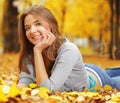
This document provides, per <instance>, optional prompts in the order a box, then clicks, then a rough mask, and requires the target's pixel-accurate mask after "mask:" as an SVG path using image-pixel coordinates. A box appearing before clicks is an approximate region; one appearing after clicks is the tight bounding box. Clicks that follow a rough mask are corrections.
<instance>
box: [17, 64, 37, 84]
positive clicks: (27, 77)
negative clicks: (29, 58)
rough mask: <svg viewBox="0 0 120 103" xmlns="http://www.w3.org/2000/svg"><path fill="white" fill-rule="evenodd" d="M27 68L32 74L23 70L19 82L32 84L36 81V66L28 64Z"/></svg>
mask: <svg viewBox="0 0 120 103" xmlns="http://www.w3.org/2000/svg"><path fill="white" fill-rule="evenodd" d="M27 68H28V69H29V71H30V74H28V73H26V72H23V71H21V73H20V79H19V82H18V84H26V85H28V84H30V83H33V82H34V81H35V74H34V68H33V66H32V65H31V64H27Z"/></svg>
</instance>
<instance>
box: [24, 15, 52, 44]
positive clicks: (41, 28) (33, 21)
mask: <svg viewBox="0 0 120 103" xmlns="http://www.w3.org/2000/svg"><path fill="white" fill-rule="evenodd" d="M24 27H25V31H26V37H27V39H28V40H29V41H30V42H31V43H32V44H33V45H36V44H37V43H39V42H41V41H42V39H43V35H46V34H47V33H48V32H50V31H51V30H50V26H49V24H48V22H46V21H45V20H44V19H42V18H39V19H38V18H36V17H35V16H33V15H32V14H28V15H27V16H26V17H25V20H24Z"/></svg>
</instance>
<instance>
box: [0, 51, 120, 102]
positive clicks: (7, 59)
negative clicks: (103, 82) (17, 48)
mask: <svg viewBox="0 0 120 103" xmlns="http://www.w3.org/2000/svg"><path fill="white" fill-rule="evenodd" d="M83 60H84V62H85V63H93V64H96V65H98V66H100V67H101V68H103V69H105V68H109V67H116V66H119V63H120V60H110V59H109V58H108V56H103V55H83ZM17 64H18V54H14V53H12V54H2V55H0V103H120V92H119V91H117V90H116V89H112V88H111V87H110V86H105V87H104V88H100V87H95V88H94V89H96V92H89V90H87V89H85V91H84V92H79V91H78V92H60V91H54V92H52V91H50V90H49V89H47V88H44V87H38V86H37V84H30V85H29V87H27V88H24V89H22V90H19V89H18V88H17V86H16V83H17V80H18V76H19V75H18V72H19V71H18V66H17Z"/></svg>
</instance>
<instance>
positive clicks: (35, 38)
mask: <svg viewBox="0 0 120 103" xmlns="http://www.w3.org/2000/svg"><path fill="white" fill-rule="evenodd" d="M32 39H34V40H38V39H40V36H39V35H37V36H33V37H32Z"/></svg>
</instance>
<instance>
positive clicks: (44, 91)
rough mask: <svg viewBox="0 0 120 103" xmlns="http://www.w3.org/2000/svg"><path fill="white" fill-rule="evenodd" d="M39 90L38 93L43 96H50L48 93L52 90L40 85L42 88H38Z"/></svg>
mask: <svg viewBox="0 0 120 103" xmlns="http://www.w3.org/2000/svg"><path fill="white" fill-rule="evenodd" d="M38 90H39V93H38V95H39V96H41V97H43V98H48V97H49V95H48V93H49V92H50V90H49V89H48V88H46V87H40V88H38Z"/></svg>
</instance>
